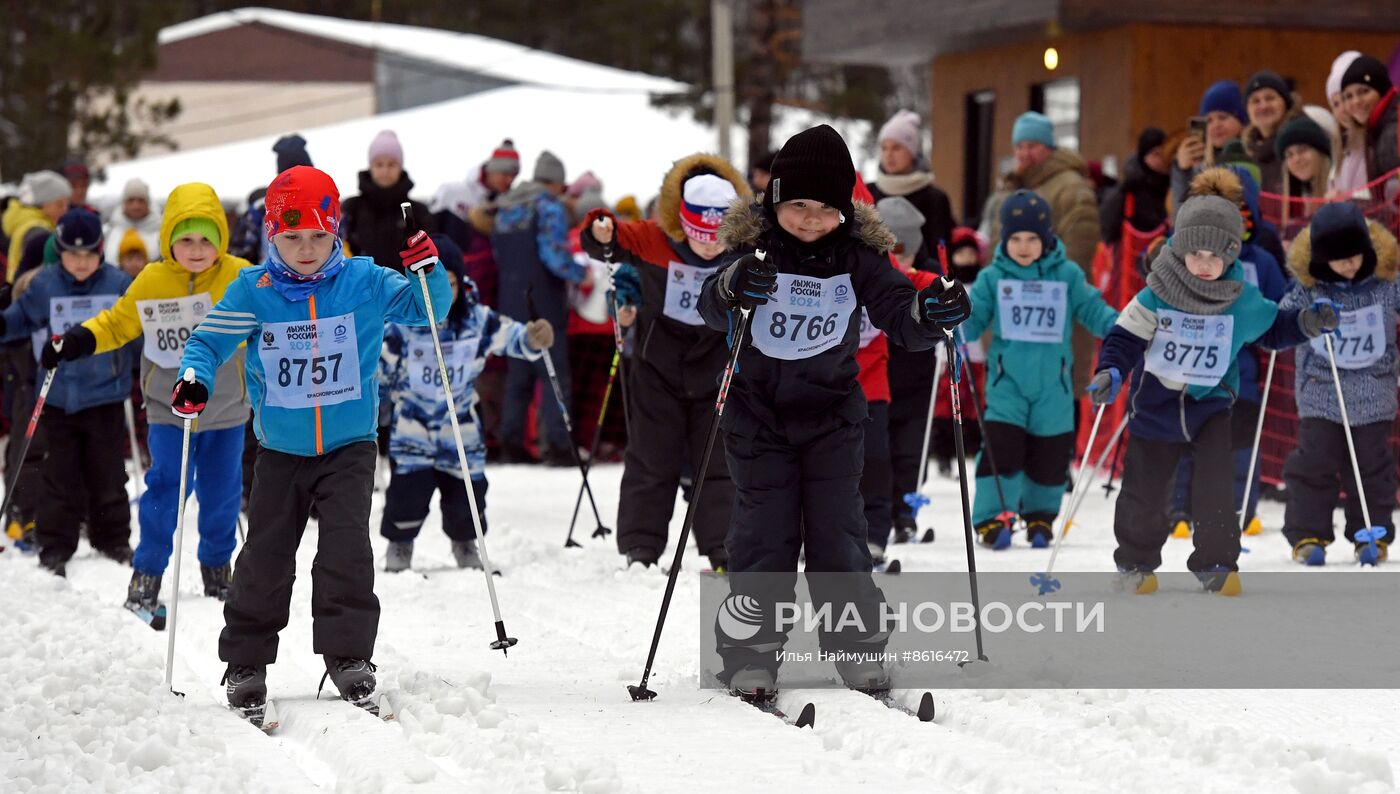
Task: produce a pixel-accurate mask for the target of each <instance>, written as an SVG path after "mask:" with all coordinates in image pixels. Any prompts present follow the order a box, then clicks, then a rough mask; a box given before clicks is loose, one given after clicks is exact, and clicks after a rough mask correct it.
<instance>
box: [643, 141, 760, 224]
mask: <svg viewBox="0 0 1400 794" xmlns="http://www.w3.org/2000/svg"><path fill="white" fill-rule="evenodd" d="M701 174H714V175H716V176H718V177H720V178H721V179H724V180H726V181H727V182H729V184H731V185H733V186H734V189H735V190H737V191H738V192H739V199H738V200H739V201H742V202H745V203H747V202H748V201H749V199H750V197H751V196H752V193H751V192H750V190H749V183H748V182H747V181H746V180H745V179H744V176H743V174H740V173H739V169H737V168H735V167H734V166H732V165H730V164H729V161H727V160H725V159H724V158H722V157H720V156H718V155H714V154H705V153H703V152H701V153H697V154H692V155H690V156H688V157H682V158H681V159H679V160H677V161H676V162H675V163H674V164H673V165H672V166H671V170H670V171H667V172H666V177H665V178H664V179H662V180H661V191H660V193H659V194H658V195H657V199H656V225H657V226H660V227H661V231H663V232H665V233H666V236H667V237H669V238H671V239H672V240H674V241H676V242H678V243H679V242H684V241H685V230H684V229H683V228H681V188H682V187H684V185H685V182H686V180H687V179H690V178H691V177H693V176H699V175H701Z"/></svg>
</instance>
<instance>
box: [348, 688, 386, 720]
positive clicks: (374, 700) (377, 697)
mask: <svg viewBox="0 0 1400 794" xmlns="http://www.w3.org/2000/svg"><path fill="white" fill-rule="evenodd" d="M342 699H343V700H344V701H345V702H346V703H349V704H350V705H352V706H354V707H355V708H358V709H363V710H365V711H367V712H369V713H370V714H373V715H374V716H376V717H378V718H379V719H381V720H384V721H385V722H393V721H394V718H395V717H396V716H397V715H396V714H395V713H394V707H393V706H392V705H390V704H389V698H388V696H386V695H381V694H377V693H370V694H369V695H367V696H365V697H362V698H359V699H358V700H351V699H350V698H342Z"/></svg>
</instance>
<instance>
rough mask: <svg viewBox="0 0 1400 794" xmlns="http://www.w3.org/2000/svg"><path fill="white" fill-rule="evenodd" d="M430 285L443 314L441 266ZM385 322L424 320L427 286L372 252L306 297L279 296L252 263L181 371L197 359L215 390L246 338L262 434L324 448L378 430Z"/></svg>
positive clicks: (308, 449)
mask: <svg viewBox="0 0 1400 794" xmlns="http://www.w3.org/2000/svg"><path fill="white" fill-rule="evenodd" d="M428 290H429V293H430V294H431V295H432V300H433V308H434V310H435V312H436V313H437V316H438V317H439V318H442V317H446V316H447V312H448V310H449V309H450V308H451V307H452V289H451V287H450V286H449V284H448V281H447V274H446V272H445V271H444V269H443V268H441V267H436V268H433V272H432V273H431V274H429V275H428ZM312 321H317V322H316V328H315V330H313V329H312ZM386 322H394V323H399V324H400V325H411V326H421V325H427V324H428V312H427V309H426V307H425V305H424V303H423V290H422V288H421V286H420V285H419V282H418V280H417V278H416V277H415V278H414V279H413V280H409V279H408V278H406V277H404V276H402V275H400V274H398V273H396V272H394V271H393V270H390V269H389V268H387V267H380V266H378V265H376V264H375V263H374V260H373V259H370V258H369V257H363V256H356V257H351V258H349V259H347V260H345V267H344V268H343V269H342V270H341V271H340V272H339V273H336V274H335V275H334V276H332V277H330V278H328V279H326V280H325V281H323V282H320V284H319V285H318V286H317V287H316V291H315V292H313V293H312V294H311V296H310V298H309V299H307V300H304V301H289V300H287V299H286V298H284V297H282V294H281V293H280V292H278V291H277V290H276V289H275V288H274V287H273V286H272V280H271V276H269V275H268V273H267V267H266V266H265V265H257V266H254V267H248V268H244V269H243V270H241V271H239V273H238V277H237V278H235V279H234V280H233V282H232V283H231V284H229V286H228V289H227V290H226V291H225V292H224V297H223V299H222V300H220V301H219V302H218V304H217V305H216V306H215V307H214V309H213V311H211V312H210V313H209V316H208V317H207V318H206V319H205V320H204V322H202V323H200V325H199V327H198V328H196V329H195V331H194V333H193V334H192V335H191V336H190V341H189V344H188V345H187V346H186V347H185V354H184V357H183V358H182V359H181V360H180V371H181V372H184V371H185V369H186V368H189V367H193V368H194V372H195V378H196V379H197V380H199V382H200V383H203V384H204V385H206V386H207V387H208V388H209V390H210V391H211V392H212V391H213V389H214V373H215V371H216V370H218V368H219V365H221V364H223V363H224V361H226V360H228V358H229V357H230V356H232V355H233V354H234V351H235V350H237V349H238V345H239V344H241V343H243V342H245V341H246V342H247V343H248V361H247V365H246V371H247V375H248V396H249V398H250V399H251V400H252V403H253V430H254V432H255V433H257V436H258V441H259V442H260V443H261V444H262V445H263V446H265V447H267V448H268V449H274V450H277V451H278V452H285V453H287V454H289V455H301V456H306V457H310V456H313V455H324V454H326V453H328V452H333V451H334V450H336V449H339V448H340V447H344V446H347V445H349V444H353V443H356V442H359V441H373V440H374V439H375V436H376V431H377V425H378V418H379V386H378V382H377V376H378V372H379V354H380V349H381V348H382V347H383V346H384V324H385V323H386ZM352 343H353V347H351V344H352ZM265 362H266V366H265ZM354 366H358V377H356V376H355V370H354V369H352V367H354ZM267 367H273V368H275V369H274V371H272V372H270V373H269V372H267V371H266V370H267Z"/></svg>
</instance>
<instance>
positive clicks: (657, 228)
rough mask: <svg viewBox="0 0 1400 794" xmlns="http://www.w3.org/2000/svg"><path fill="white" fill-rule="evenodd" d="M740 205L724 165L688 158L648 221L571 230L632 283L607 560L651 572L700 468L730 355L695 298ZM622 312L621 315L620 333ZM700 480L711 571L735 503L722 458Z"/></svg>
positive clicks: (698, 532)
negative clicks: (727, 216)
mask: <svg viewBox="0 0 1400 794" xmlns="http://www.w3.org/2000/svg"><path fill="white" fill-rule="evenodd" d="M740 195H743V196H748V195H749V192H748V186H747V185H746V184H745V182H744V178H743V176H742V175H740V174H739V172H738V171H736V170H735V169H734V167H733V166H731V165H730V164H729V163H728V162H725V161H724V160H723V159H721V158H719V157H715V156H714V155H709V154H692V155H690V156H688V157H683V158H681V159H680V160H677V161H676V162H675V164H674V165H672V166H671V170H670V171H668V172H667V173H666V176H665V178H664V179H663V180H662V181H661V191H660V193H659V194H658V199H657V201H658V204H659V206H660V209H659V210H658V212H657V219H656V220H644V221H621V222H619V221H617V220H616V219H615V218H614V217H613V215H612V214H611V213H608V212H607V211H606V210H594V211H593V212H591V213H589V214H588V216H587V217H585V218H584V223H583V224H582V225H581V226H580V227H579V242H580V243H581V244H582V245H583V249H584V251H586V252H587V253H588V255H589V256H591V257H593V258H595V259H602V260H604V261H609V260H612V259H614V258H615V259H616V260H617V261H619V262H622V263H624V264H623V267H622V268H619V276H618V277H617V278H615V279H614V281H615V282H621V281H623V280H624V278H623V277H622V274H623V273H625V272H628V271H631V272H635V273H636V274H637V277H638V278H639V280H640V282H641V296H640V300H639V302H638V303H639V305H638V307H637V312H636V319H635V321H633V322H632V324H633V325H634V327H635V329H636V330H635V331H634V332H633V333H634V335H635V338H636V339H637V340H639V342H638V346H637V348H636V350H635V352H634V355H633V356H632V358H631V359H630V361H629V362H628V363H629V369H628V373H627V375H628V377H627V399H628V402H629V407H630V409H631V411H632V417H631V421H632V424H631V433H632V435H631V436H630V437H629V438H628V439H627V451H626V455H625V457H624V460H623V469H622V490H621V492H620V493H619V495H618V507H617V550H618V551H619V552H621V553H622V554H625V555H627V562H628V564H629V565H631V564H633V563H638V564H641V565H643V566H647V567H650V566H651V565H653V564H655V563H656V560H657V558H658V557H659V556H660V555H661V552H662V551H663V550H664V549H665V548H666V534H667V526H668V525H669V524H670V522H671V513H672V511H673V510H674V508H675V505H676V489H677V488H679V487H680V485H681V479H682V476H683V474H684V470H685V469H688V468H693V467H694V466H697V465H699V458H698V455H699V454H700V450H701V447H702V446H703V445H704V443H705V433H706V431H707V430H708V429H709V420H710V414H711V412H712V411H713V410H714V405H715V394H716V393H717V392H718V391H719V384H718V383H717V382H716V380H715V374H716V373H718V372H719V371H720V370H721V369H723V368H724V364H725V356H726V354H727V353H728V348H727V346H726V343H725V339H724V334H722V333H716V332H715V331H714V330H713V329H711V328H708V327H706V325H705V321H704V320H703V319H702V318H701V317H700V312H699V310H698V309H697V304H698V302H699V292H700V289H699V288H700V285H701V284H702V283H704V280H705V278H706V277H708V276H709V275H710V274H711V273H713V272H714V271H715V269H716V268H718V267H719V265H720V264H721V259H720V255H721V254H723V253H724V245H723V244H722V243H720V242H719V241H718V240H717V239H716V233H717V232H718V230H719V224H720V219H721V218H722V217H723V213H724V210H725V209H726V208H728V206H729V204H730V202H732V201H733V200H734V199H735V198H736V197H738V196H740ZM622 294H623V291H622V290H620V289H619V296H621V295H622ZM619 303H625V301H621V300H619ZM629 314H630V312H628V311H627V310H626V309H625V308H624V310H623V313H622V316H621V317H620V318H619V319H620V321H621V323H622V324H623V325H624V326H625V325H628V323H629V321H628V315H629ZM687 452H688V454H687ZM687 457H689V458H690V460H691V462H689V463H688V465H687V461H686V458H687ZM704 478H705V485H704V487H703V488H702V489H701V490H700V504H698V505H696V509H695V545H696V547H697V548H698V549H699V551H700V553H701V554H704V555H706V556H707V557H709V560H710V567H711V568H713V569H714V570H723V569H724V567H725V565H726V562H727V557H726V555H725V551H724V533H725V530H726V529H728V527H729V514H730V509H731V507H732V505H733V503H734V484H733V483H732V482H731V481H730V479H729V471H728V469H727V468H726V466H725V462H724V456H722V455H711V457H710V465H709V471H707V472H705V474H704Z"/></svg>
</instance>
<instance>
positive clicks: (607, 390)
mask: <svg viewBox="0 0 1400 794" xmlns="http://www.w3.org/2000/svg"><path fill="white" fill-rule="evenodd" d="M605 256H606V258H607V260H608V283H609V291H610V292H611V293H612V298H610V299H609V300H610V301H611V303H612V305H613V357H612V364H610V365H609V366H608V382H607V385H606V386H604V387H603V404H602V405H601V406H600V407H599V408H598V421H597V423H596V424H594V425H593V438H592V439H591V440H590V441H589V442H588V468H589V469H592V468H593V461H594V460H596V459H597V457H598V444H599V443H600V442H601V441H602V439H603V421H604V419H605V418H606V417H607V415H608V404H609V403H610V402H611V401H612V391H613V384H614V383H616V382H617V376H618V372H619V370H620V368H621V366H622V333H621V331H620V330H619V329H618V327H617V313H618V311H620V310H621V308H622V306H621V305H620V304H619V303H618V302H617V288H616V286H614V285H613V283H612V282H613V276H614V274H615V273H616V272H617V268H616V265H615V264H614V263H613V259H612V254H611V253H607V254H605ZM623 388H624V387H623V386H622V385H621V384H619V385H618V390H619V391H621V390H622V389H623ZM622 424H623V428H624V432H625V433H626V434H627V437H628V438H629V439H630V438H631V432H632V420H631V418H630V417H629V416H628V414H627V396H626V394H625V393H624V394H623V395H622ZM582 506H583V483H579V486H578V495H577V496H575V497H574V513H573V516H572V517H570V518H569V534H568V536H567V537H565V539H564V548H566V549H572V548H577V547H578V546H579V542H578V541H576V540H574V527H575V526H576V525H577V524H578V511H579V508H581V507H582ZM606 530H607V527H603V526H600V527H599V529H595V530H593V537H595V538H605V537H607V536H608V533H607V531H606Z"/></svg>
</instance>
